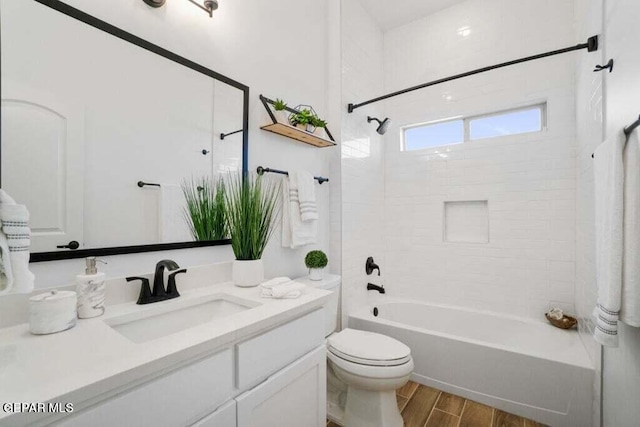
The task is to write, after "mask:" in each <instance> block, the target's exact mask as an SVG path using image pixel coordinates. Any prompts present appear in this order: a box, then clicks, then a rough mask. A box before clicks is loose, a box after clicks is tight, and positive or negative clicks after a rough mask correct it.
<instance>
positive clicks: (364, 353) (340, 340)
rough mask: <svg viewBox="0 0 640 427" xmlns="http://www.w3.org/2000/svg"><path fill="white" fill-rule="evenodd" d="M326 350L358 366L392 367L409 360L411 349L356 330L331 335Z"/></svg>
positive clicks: (389, 339)
mask: <svg viewBox="0 0 640 427" xmlns="http://www.w3.org/2000/svg"><path fill="white" fill-rule="evenodd" d="M327 348H328V351H329V352H330V353H331V354H332V355H334V356H336V357H338V358H340V359H343V360H345V361H347V362H350V363H353V364H358V365H366V366H379V367H392V366H401V365H405V364H406V363H407V362H409V361H410V360H411V349H410V348H409V347H407V346H406V345H405V344H403V343H401V342H400V341H397V340H395V339H393V338H391V337H388V336H386V335H382V334H376V333H373V332H366V331H359V330H356V329H349V328H347V329H344V330H343V331H342V332H339V333H337V334H333V335H331V336H330V337H329V339H328V340H327Z"/></svg>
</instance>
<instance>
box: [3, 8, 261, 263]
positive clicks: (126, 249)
mask: <svg viewBox="0 0 640 427" xmlns="http://www.w3.org/2000/svg"><path fill="white" fill-rule="evenodd" d="M33 1H36V2H38V3H40V4H42V5H44V6H48V7H50V8H51V9H53V10H56V11H58V12H60V13H63V14H64V15H67V16H69V17H71V18H73V19H76V20H78V21H81V22H84V23H85V24H87V25H89V26H91V27H93V28H96V29H98V30H100V31H103V32H105V33H107V34H111V35H112V36H114V37H117V38H119V39H121V40H124V41H126V42H129V43H131V44H134V45H136V46H138V47H140V48H142V49H146V50H148V51H149V52H152V53H155V54H156V55H159V56H162V57H164V58H166V59H168V60H169V61H172V62H175V63H177V64H180V65H182V66H184V67H187V68H190V69H192V70H193V71H196V72H198V73H200V74H204V75H205V76H208V77H211V78H212V79H215V80H219V81H221V82H222V83H226V84H228V85H229V86H233V87H235V88H237V89H239V90H241V91H242V92H243V108H242V172H243V173H247V171H248V170H249V167H248V165H249V86H246V85H244V84H242V83H240V82H238V81H235V80H233V79H231V78H229V77H227V76H224V75H222V74H220V73H217V72H215V71H213V70H211V69H209V68H207V67H204V66H202V65H200V64H197V63H195V62H193V61H190V60H188V59H187V58H185V57H183V56H180V55H177V54H175V53H173V52H171V51H169V50H167V49H164V48H162V47H160V46H158V45H156V44H153V43H151V42H149V41H147V40H144V39H142V38H140V37H138V36H135V35H133V34H131V33H129V32H127V31H124V30H122V29H120V28H118V27H116V26H114V25H111V24H109V23H107V22H105V21H102V20H100V19H98V18H96V17H94V16H92V15H89V14H87V13H85V12H82V11H81V10H79V9H76V8H74V7H72V6H69V5H68V4H65V3H63V2H61V1H59V0H33ZM1 69H2V68H1V64H0V73H1V72H2V71H1ZM0 94H1V87H0ZM0 98H1V96H0ZM1 150H2V144H1V140H0V155H1ZM0 184H1V181H0ZM229 244H231V240H230V239H225V240H209V241H194V242H177V243H157V244H151V245H135V246H116V247H105V248H91V249H78V250H67V251H55V252H37V253H32V254H31V258H30V262H42V261H58V260H64V259H74V258H84V257H88V256H112V255H123V254H133V253H141V252H157V251H169V250H175V249H189V248H200V247H206V246H222V245H229Z"/></svg>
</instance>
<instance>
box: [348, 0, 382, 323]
mask: <svg viewBox="0 0 640 427" xmlns="http://www.w3.org/2000/svg"><path fill="white" fill-rule="evenodd" d="M382 49H383V37H382V32H381V31H380V29H379V27H378V26H377V24H376V23H375V21H374V20H373V19H372V18H371V17H370V16H369V14H368V13H367V11H366V10H365V9H364V8H363V7H362V6H361V5H360V3H359V2H358V1H353V0H343V1H342V103H343V106H344V108H343V116H342V135H341V139H342V147H341V148H342V286H343V290H342V295H343V300H342V304H343V311H342V313H343V315H346V314H348V313H349V312H350V311H352V310H354V309H358V308H359V307H362V306H363V305H364V304H366V302H367V298H368V295H367V291H366V286H367V282H368V281H373V280H374V279H377V278H373V277H372V276H367V275H366V274H365V269H364V265H365V261H366V259H367V257H369V256H373V257H374V258H375V260H376V262H377V263H379V264H380V265H381V266H382V271H383V272H384V271H385V270H384V268H385V262H384V250H383V247H384V246H383V233H382V224H383V218H384V176H383V174H382V171H383V168H382V164H383V158H382V154H383V153H382V147H383V139H382V137H380V136H379V135H378V134H377V133H376V132H375V129H376V127H375V126H374V125H373V124H368V123H367V115H372V116H375V117H381V116H383V114H384V111H383V109H382V103H378V104H374V105H372V106H369V107H364V108H361V109H358V110H356V111H355V112H354V113H353V114H348V113H347V112H346V105H347V104H348V103H350V102H353V103H356V102H360V101H363V100H366V99H370V98H372V97H374V96H377V95H380V94H381V93H382V90H383V86H382V81H383V79H382V54H383V50H382ZM345 324H346V323H345Z"/></svg>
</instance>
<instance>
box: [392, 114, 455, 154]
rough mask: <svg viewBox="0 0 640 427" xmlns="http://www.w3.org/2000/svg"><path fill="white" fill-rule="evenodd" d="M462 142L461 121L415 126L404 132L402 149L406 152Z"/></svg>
mask: <svg viewBox="0 0 640 427" xmlns="http://www.w3.org/2000/svg"><path fill="white" fill-rule="evenodd" d="M462 142H464V121H463V120H452V121H448V122H441V123H434V124H429V125H424V126H415V127H411V128H407V129H405V130H404V149H405V150H406V151H411V150H422V149H423V148H431V147H439V146H442V145H451V144H460V143H462Z"/></svg>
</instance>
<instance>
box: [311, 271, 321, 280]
mask: <svg viewBox="0 0 640 427" xmlns="http://www.w3.org/2000/svg"><path fill="white" fill-rule="evenodd" d="M309 279H310V280H315V281H319V280H322V268H310V269H309Z"/></svg>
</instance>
